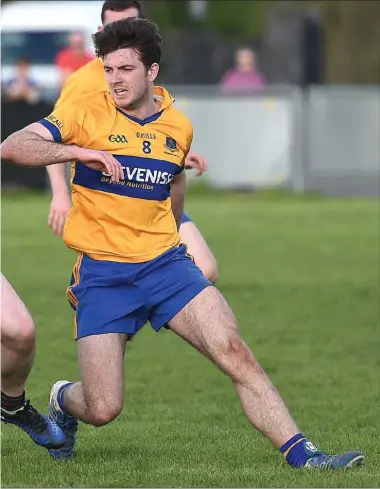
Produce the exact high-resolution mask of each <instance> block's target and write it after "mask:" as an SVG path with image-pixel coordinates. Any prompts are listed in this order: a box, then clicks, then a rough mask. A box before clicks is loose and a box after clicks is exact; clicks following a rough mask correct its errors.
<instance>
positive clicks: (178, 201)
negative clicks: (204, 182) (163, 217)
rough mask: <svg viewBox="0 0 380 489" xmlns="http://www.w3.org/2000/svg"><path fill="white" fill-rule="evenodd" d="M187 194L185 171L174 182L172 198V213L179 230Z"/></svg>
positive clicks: (171, 192)
mask: <svg viewBox="0 0 380 489" xmlns="http://www.w3.org/2000/svg"><path fill="white" fill-rule="evenodd" d="M185 193H186V174H185V172H184V171H183V172H182V173H181V174H180V175H178V176H177V177H176V179H175V180H173V182H172V186H171V190H170V197H171V202H172V212H173V215H174V219H175V221H176V223H177V228H178V230H179V228H180V226H181V221H182V214H183V208H184V203H185Z"/></svg>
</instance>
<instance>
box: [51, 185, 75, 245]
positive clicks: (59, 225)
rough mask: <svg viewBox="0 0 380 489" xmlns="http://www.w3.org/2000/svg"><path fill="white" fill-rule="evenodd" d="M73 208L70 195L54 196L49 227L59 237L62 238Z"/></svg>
mask: <svg viewBox="0 0 380 489" xmlns="http://www.w3.org/2000/svg"><path fill="white" fill-rule="evenodd" d="M70 207H71V200H70V195H69V193H68V192H67V193H62V194H59V195H53V199H52V201H51V204H50V213H49V217H48V226H49V227H51V229H52V230H53V233H54V234H56V235H57V236H62V234H63V228H64V226H65V222H66V219H67V216H68V214H69V211H70Z"/></svg>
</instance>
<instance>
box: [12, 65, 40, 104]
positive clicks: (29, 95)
mask: <svg viewBox="0 0 380 489" xmlns="http://www.w3.org/2000/svg"><path fill="white" fill-rule="evenodd" d="M4 96H5V99H7V100H9V101H15V100H22V101H25V102H28V103H36V102H38V98H39V88H38V86H37V84H36V83H35V82H34V81H33V80H32V78H31V77H30V63H29V60H28V59H27V58H24V57H22V58H20V59H19V60H18V61H17V63H16V65H15V75H14V77H13V78H11V79H10V80H9V81H8V82H7V83H6V84H5V87H4Z"/></svg>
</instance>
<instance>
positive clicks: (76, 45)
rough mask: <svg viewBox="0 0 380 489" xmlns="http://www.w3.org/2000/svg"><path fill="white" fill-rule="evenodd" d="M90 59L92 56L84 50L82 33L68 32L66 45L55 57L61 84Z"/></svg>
mask: <svg viewBox="0 0 380 489" xmlns="http://www.w3.org/2000/svg"><path fill="white" fill-rule="evenodd" d="M92 59H94V56H92V55H91V54H90V53H89V52H87V51H86V47H85V38H84V35H83V34H82V33H81V32H74V33H73V34H70V36H69V43H68V46H67V47H66V48H64V49H62V50H61V51H59V52H58V54H57V56H56V58H55V65H56V66H57V68H58V69H59V71H60V73H61V86H63V85H64V83H65V82H66V79H67V77H68V76H69V75H71V73H73V72H74V71H76V70H78V69H79V68H81V67H82V66H84V65H85V64H87V63H88V62H89V61H91V60H92Z"/></svg>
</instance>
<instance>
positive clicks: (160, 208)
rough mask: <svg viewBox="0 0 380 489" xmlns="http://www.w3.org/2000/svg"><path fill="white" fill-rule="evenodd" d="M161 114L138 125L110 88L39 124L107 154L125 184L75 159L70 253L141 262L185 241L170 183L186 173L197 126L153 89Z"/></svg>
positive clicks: (56, 135) (66, 232) (68, 230)
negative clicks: (121, 171) (119, 169)
mask: <svg viewBox="0 0 380 489" xmlns="http://www.w3.org/2000/svg"><path fill="white" fill-rule="evenodd" d="M154 94H155V98H156V100H157V101H159V102H160V103H161V106H160V110H159V112H158V113H157V114H155V115H153V116H151V117H149V118H147V119H145V120H138V119H136V118H134V117H132V116H130V115H128V114H126V113H124V112H123V111H122V110H121V109H120V108H118V107H116V106H115V104H114V101H113V99H112V97H111V96H110V95H109V93H108V92H107V91H103V92H97V93H93V94H89V95H84V96H82V97H80V98H77V99H75V101H74V102H73V101H72V102H65V103H62V104H60V105H59V106H58V107H56V108H55V110H54V111H53V112H52V113H51V114H50V115H49V116H48V117H46V118H45V119H42V120H41V121H40V123H41V124H43V125H44V126H45V127H46V128H47V129H49V131H50V132H51V134H52V135H53V137H54V140H55V141H56V142H62V143H65V144H75V145H77V146H80V147H83V148H90V149H95V150H101V151H108V152H110V153H111V154H112V155H113V156H114V157H115V158H116V159H117V160H118V161H119V162H120V163H121V164H122V166H123V167H124V174H125V179H124V180H123V181H121V182H119V183H113V182H111V179H110V177H109V175H107V174H106V173H104V172H100V171H96V170H92V169H90V168H89V167H87V166H85V165H84V164H83V163H81V162H80V161H75V162H72V166H71V188H72V202H73V206H72V209H71V211H70V214H69V216H68V220H67V222H66V225H65V230H64V241H65V243H66V245H67V246H68V247H69V248H72V249H74V250H76V251H78V252H83V253H85V254H86V255H88V256H90V257H91V258H93V259H95V260H108V261H118V262H128V263H142V262H146V261H149V260H152V259H154V258H156V257H157V256H159V255H161V254H163V253H165V252H166V251H167V250H169V249H171V248H174V247H175V246H177V245H178V244H179V242H180V238H179V233H178V230H177V226H176V222H175V219H174V215H173V212H172V208H171V199H170V183H171V181H172V180H173V178H174V177H175V176H176V175H177V174H179V173H180V172H181V171H182V170H183V169H184V161H185V157H186V155H187V153H188V151H189V149H190V145H191V142H192V137H193V128H192V125H191V122H190V121H189V119H188V118H187V117H186V116H185V115H184V114H182V113H181V112H180V111H179V110H177V109H176V108H175V107H173V102H174V99H173V98H172V97H171V95H170V94H169V93H168V92H167V91H166V90H165V89H164V88H162V87H155V89H154Z"/></svg>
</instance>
